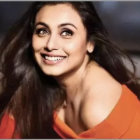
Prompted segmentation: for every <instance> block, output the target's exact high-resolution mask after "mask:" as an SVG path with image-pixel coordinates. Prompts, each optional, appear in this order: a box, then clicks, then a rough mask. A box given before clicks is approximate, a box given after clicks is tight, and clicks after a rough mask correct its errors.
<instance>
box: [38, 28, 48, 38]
mask: <svg viewBox="0 0 140 140" xmlns="http://www.w3.org/2000/svg"><path fill="white" fill-rule="evenodd" d="M35 33H36V34H37V35H38V36H39V37H44V36H45V35H47V34H49V31H48V30H47V29H45V28H39V29H36V31H35Z"/></svg>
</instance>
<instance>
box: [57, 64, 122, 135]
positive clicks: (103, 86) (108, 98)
mask: <svg viewBox="0 0 140 140" xmlns="http://www.w3.org/2000/svg"><path fill="white" fill-rule="evenodd" d="M80 86H81V88H79V90H77V92H79V94H78V93H77V95H76V96H75V98H74V99H73V100H71V101H70V102H66V105H64V106H63V107H62V108H61V109H60V110H59V112H58V116H59V117H60V119H61V120H63V121H64V122H65V123H66V124H67V125H68V126H69V127H71V128H72V129H73V130H74V131H75V132H76V133H80V132H82V131H85V130H88V129H90V128H93V127H94V126H96V125H98V124H99V123H101V122H102V121H103V120H104V119H106V118H107V117H108V115H109V114H110V113H111V111H112V110H113V108H114V107H115V105H116V104H117V102H118V100H119V98H120V96H121V91H122V87H121V84H120V83H118V82H117V81H116V80H115V79H114V78H113V77H112V76H111V75H110V74H109V73H108V72H107V71H106V70H104V69H103V68H101V67H100V66H99V65H97V64H96V63H93V62H92V63H91V64H89V66H88V70H87V73H86V75H85V77H84V80H83V81H82V83H81V84H80Z"/></svg>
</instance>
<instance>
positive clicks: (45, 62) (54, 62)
mask: <svg viewBox="0 0 140 140" xmlns="http://www.w3.org/2000/svg"><path fill="white" fill-rule="evenodd" d="M44 55H46V56H49V57H63V59H61V60H48V59H45V57H44ZM41 57H42V61H43V63H44V64H47V65H56V64H59V63H61V62H63V61H64V60H65V59H66V56H62V55H57V54H50V53H41Z"/></svg>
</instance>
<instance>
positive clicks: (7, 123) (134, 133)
mask: <svg viewBox="0 0 140 140" xmlns="http://www.w3.org/2000/svg"><path fill="white" fill-rule="evenodd" d="M14 128H15V122H14V120H13V119H12V118H10V117H9V115H7V114H5V115H4V117H3V118H2V122H1V124H0V138H12V135H13V132H14ZM53 128H54V130H55V131H56V133H57V134H58V135H59V136H60V137H61V138H79V139H82V138H104V139H105V138H140V102H139V100H138V99H137V97H136V96H135V95H134V94H133V93H132V92H131V91H130V90H129V89H128V88H127V87H126V86H125V85H123V86H122V95H121V97H120V99H119V101H118V103H117V105H116V106H115V108H114V109H113V111H112V112H111V113H110V115H109V116H108V117H107V118H106V119H105V120H104V121H103V122H101V123H100V124H99V125H97V126H95V127H93V128H92V129H89V130H87V131H84V132H82V133H80V134H76V133H75V132H74V131H73V130H72V129H71V128H70V127H69V126H68V125H67V124H65V123H64V122H63V121H61V120H60V119H59V118H58V116H57V114H56V113H54V126H53Z"/></svg>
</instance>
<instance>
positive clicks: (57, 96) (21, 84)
mask: <svg viewBox="0 0 140 140" xmlns="http://www.w3.org/2000/svg"><path fill="white" fill-rule="evenodd" d="M59 3H68V4H71V5H72V7H73V8H74V9H75V10H76V11H77V12H78V14H79V15H80V17H81V19H82V22H83V24H84V26H85V28H86V30H87V40H88V41H91V42H92V41H94V43H95V49H94V52H93V53H92V54H89V56H90V61H92V60H94V61H96V62H97V63H98V64H99V65H100V66H102V67H103V68H105V69H106V70H107V71H108V72H109V73H110V74H111V75H112V76H113V77H114V78H115V79H116V80H117V81H119V82H120V83H121V84H126V85H127V86H128V87H129V88H130V89H131V90H132V91H133V92H134V93H135V94H136V95H137V97H138V98H140V86H139V84H138V81H137V79H136V77H135V66H134V64H133V62H132V60H131V59H130V58H129V57H128V56H127V55H126V54H125V53H124V52H123V51H121V50H120V49H119V48H118V47H117V46H116V45H114V44H113V43H112V41H111V40H110V39H109V35H108V33H107V31H106V29H105V27H104V25H103V24H102V21H101V20H100V18H99V16H98V15H97V13H96V10H95V8H94V6H93V3H91V2H68V1H66V2H64V1H63V2H62V1H61V2H60V1H59V2H35V3H33V4H32V5H31V6H30V7H29V9H28V10H27V12H26V13H25V14H24V15H23V16H22V18H21V19H20V20H19V21H18V22H17V23H16V24H15V25H14V26H13V27H12V28H11V29H10V31H9V32H8V34H7V35H6V36H5V38H4V40H3V41H2V43H1V45H0V86H1V90H0V92H1V93H0V114H1V118H2V116H3V114H5V113H8V114H12V115H13V117H14V120H15V122H16V126H15V131H14V134H13V138H14V136H15V135H16V134H19V135H20V137H21V138H57V137H58V135H57V134H56V133H55V132H54V131H53V127H52V126H53V111H54V110H55V109H57V108H58V107H59V106H61V105H62V103H63V102H64V100H65V98H66V93H65V89H64V87H62V86H61V85H59V83H58V82H57V81H56V80H55V79H54V78H53V77H51V76H48V75H45V74H44V73H43V72H42V71H41V70H40V68H39V66H38V65H37V63H36V61H35V59H34V55H33V49H32V35H33V32H34V23H35V18H36V14H37V13H38V11H39V10H40V9H41V8H42V7H43V6H44V5H55V4H59ZM123 59H128V60H129V61H130V62H131V63H132V66H133V68H134V72H130V71H129V70H128V69H127V68H126V67H125V65H124V64H123Z"/></svg>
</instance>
